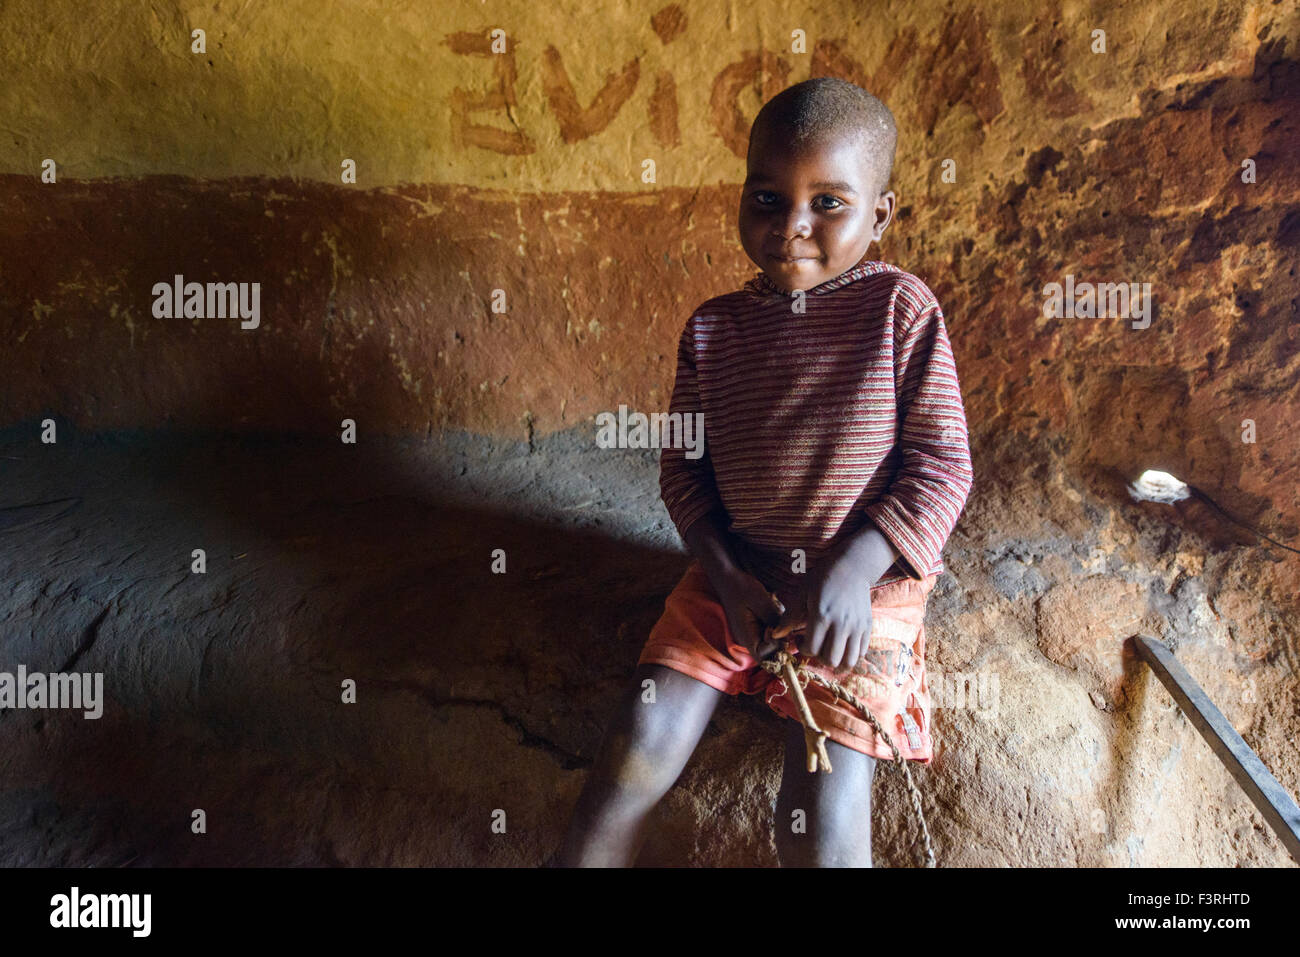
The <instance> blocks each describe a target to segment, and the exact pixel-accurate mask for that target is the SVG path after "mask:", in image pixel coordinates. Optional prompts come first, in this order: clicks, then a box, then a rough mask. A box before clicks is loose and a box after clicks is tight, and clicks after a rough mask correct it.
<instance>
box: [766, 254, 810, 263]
mask: <svg viewBox="0 0 1300 957" xmlns="http://www.w3.org/2000/svg"><path fill="white" fill-rule="evenodd" d="M768 258H769V259H774V260H776V261H777V262H779V263H784V264H785V265H787V266H795V265H798V264H800V263H811V262H816V261H817V260H816V258H815V257H813V256H779V255H777V254H776V253H769V254H768Z"/></svg>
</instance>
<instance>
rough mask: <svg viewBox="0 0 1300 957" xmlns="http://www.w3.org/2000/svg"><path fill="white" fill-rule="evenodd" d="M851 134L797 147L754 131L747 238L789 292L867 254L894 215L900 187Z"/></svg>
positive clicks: (752, 254)
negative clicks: (881, 186) (893, 186)
mask: <svg viewBox="0 0 1300 957" xmlns="http://www.w3.org/2000/svg"><path fill="white" fill-rule="evenodd" d="M870 167H871V164H870V161H869V160H868V158H867V155H866V153H865V151H864V150H862V149H861V148H860V147H859V146H858V145H857V144H856V143H855V142H854V140H853V139H852V138H851V137H843V136H841V137H839V138H837V139H835V140H830V141H823V142H819V143H811V144H808V145H807V146H805V147H803V148H802V149H800V150H798V151H797V152H796V151H793V150H792V148H791V147H790V146H789V145H788V143H782V142H781V140H780V138H779V136H774V135H773V134H771V133H768V132H767V131H766V130H758V131H755V133H754V138H753V142H752V143H751V145H750V151H749V162H748V176H746V178H745V186H744V190H743V192H742V193H741V199H740V220H739V231H740V242H741V245H742V246H743V247H744V249H745V252H746V253H748V254H749V258H750V259H752V260H753V261H754V263H755V264H756V265H757V266H758V267H759V268H760V269H762V270H763V272H764V273H765V274H766V275H767V278H768V279H770V280H772V282H773V283H774V284H775V285H776V286H777V287H778V288H780V289H782V290H784V291H785V292H787V293H788V292H793V291H794V290H796V289H810V288H812V287H813V286H816V285H819V284H820V283H823V282H827V281H829V280H831V279H834V278H835V277H836V276H838V275H840V274H841V273H843V272H845V271H846V270H849V269H852V268H853V267H854V266H856V265H857V264H858V263H860V262H862V261H863V260H864V259H866V257H867V250H868V249H869V248H870V246H871V244H872V243H873V242H878V241H879V240H880V237H881V236H882V235H884V232H885V228H886V227H887V226H888V225H889V223H890V221H891V220H892V219H893V217H894V203H895V197H894V194H893V192H884V193H879V194H878V193H877V192H876V189H877V184H878V183H879V173H878V171H877V170H874V169H872V168H870Z"/></svg>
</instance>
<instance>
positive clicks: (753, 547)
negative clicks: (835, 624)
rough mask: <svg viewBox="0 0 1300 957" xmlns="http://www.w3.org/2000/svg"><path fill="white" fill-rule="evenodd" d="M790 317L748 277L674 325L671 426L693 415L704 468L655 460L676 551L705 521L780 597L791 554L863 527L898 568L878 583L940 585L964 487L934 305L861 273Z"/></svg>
mask: <svg viewBox="0 0 1300 957" xmlns="http://www.w3.org/2000/svg"><path fill="white" fill-rule="evenodd" d="M795 303H796V299H795V297H794V296H793V294H788V293H785V292H782V291H781V290H780V289H779V288H777V287H776V286H775V285H774V284H773V283H772V282H771V281H770V280H769V279H768V278H767V277H766V276H765V275H764V274H763V273H759V274H758V275H756V276H755V277H754V278H753V279H751V280H749V281H748V282H747V283H745V285H744V287H743V288H742V289H741V290H739V291H737V292H733V293H729V294H727V295H724V296H718V297H716V298H713V299H710V300H708V301H707V302H705V303H703V304H701V305H700V306H699V308H697V309H696V310H695V312H694V314H693V315H692V316H691V317H690V319H689V320H688V321H687V323H686V327H685V329H684V330H683V331H682V335H681V339H680V341H679V343H678V350H677V377H676V382H675V383H674V386H673V394H672V399H671V401H670V404H669V412H670V413H671V412H680V413H695V412H702V413H703V425H704V454H703V455H702V456H700V457H698V458H687V457H686V450H685V449H681V448H665V449H663V451H662V453H661V455H660V480H659V486H660V493H661V495H662V497H663V501H664V505H665V507H666V508H667V510H668V514H669V517H670V518H671V519H672V521H673V524H674V525H675V526H676V527H677V531H678V532H679V533H680V534H681V535H682V536H683V537H685V534H686V531H687V529H689V528H690V526H691V525H692V524H693V523H694V522H695V521H697V520H698V519H699V518H700V517H701V516H703V515H706V514H708V513H710V512H713V511H718V512H719V513H720V514H719V516H718V517H719V519H720V520H721V523H722V527H723V528H726V529H727V530H728V532H729V533H730V534H731V535H732V536H733V537H734V541H735V543H736V544H737V546H738V549H739V550H740V551H741V554H742V555H743V558H742V561H744V563H745V564H746V565H747V566H748V567H749V568H750V570H751V572H752V573H753V574H755V576H756V577H758V578H759V580H760V581H762V582H764V584H766V585H768V587H769V588H773V589H776V590H778V592H780V591H781V590H782V589H783V588H785V587H799V585H800V583H801V581H802V580H803V578H804V576H803V575H801V574H798V572H797V571H796V570H795V561H796V559H795V557H794V555H793V550H794V549H803V550H804V553H805V555H806V561H807V567H808V568H809V569H811V568H812V567H814V562H815V561H816V560H817V559H818V558H820V557H821V556H822V555H823V554H824V553H825V552H826V551H827V550H829V549H830V548H832V547H833V546H834V545H836V544H838V543H839V541H840V540H841V539H842V538H843V537H844V536H846V535H848V534H850V533H852V532H854V531H856V530H857V529H859V528H860V527H861V526H862V525H863V524H864V523H865V522H871V523H872V524H874V525H875V526H876V527H877V528H878V529H879V530H880V532H881V533H882V534H883V535H884V536H885V537H886V538H887V539H889V541H890V542H891V543H892V544H893V545H894V546H895V547H896V548H897V549H898V551H899V553H900V556H901V557H900V558H899V560H898V561H897V562H895V563H894V564H893V565H891V566H890V567H889V568H888V569H887V570H886V571H885V573H884V575H883V576H882V577H881V578H880V579H879V582H878V583H879V584H887V583H889V582H892V581H898V580H900V579H903V578H907V577H911V578H917V579H919V578H923V577H925V576H927V575H934V574H939V573H940V572H942V571H943V570H944V564H943V562H942V560H941V558H940V552H941V550H942V549H943V546H944V543H945V542H946V541H947V539H948V536H949V535H950V534H951V533H952V530H953V528H954V526H955V525H956V524H957V518H958V516H959V515H960V514H961V511H962V509H963V507H964V506H965V504H966V499H967V497H968V495H969V494H970V490H971V485H972V483H973V479H974V473H973V471H972V468H971V457H970V446H969V441H968V434H967V429H966V416H965V410H964V409H963V407H962V401H961V389H960V385H959V383H958V380H957V369H956V365H955V364H954V362H953V355H952V348H951V345H950V344H949V341H948V333H947V330H946V329H945V327H944V321H943V312H942V310H941V309H940V308H939V303H938V301H937V300H936V299H935V296H934V293H933V292H931V291H930V289H929V287H928V286H926V284H925V283H924V282H922V281H921V280H920V279H918V278H917V277H916V276H913V275H912V274H911V273H907V272H904V271H903V270H901V269H898V268H897V267H895V266H892V265H890V264H888V263H884V262H875V261H868V262H863V263H859V264H858V265H857V266H855V267H854V268H852V269H850V270H848V271H847V272H845V273H842V274H841V275H839V276H837V277H836V278H834V279H832V280H829V281H828V282H825V283H822V284H821V285H819V286H815V287H813V288H811V289H809V290H807V291H806V293H805V296H804V299H803V306H804V309H805V311H804V312H803V313H799V312H797V311H795V309H794V308H793V307H794V306H795ZM723 513H725V514H723ZM872 584H876V583H872Z"/></svg>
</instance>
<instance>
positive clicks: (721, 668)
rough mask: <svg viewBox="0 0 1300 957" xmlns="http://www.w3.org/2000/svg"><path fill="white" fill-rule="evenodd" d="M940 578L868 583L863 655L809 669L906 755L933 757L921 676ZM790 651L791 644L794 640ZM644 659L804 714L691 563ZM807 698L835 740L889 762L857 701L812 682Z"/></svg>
mask: <svg viewBox="0 0 1300 957" xmlns="http://www.w3.org/2000/svg"><path fill="white" fill-rule="evenodd" d="M936 580H937V576H934V575H930V576H928V577H927V578H925V579H922V580H920V581H918V580H917V579H914V578H907V579H903V580H902V581H896V582H890V583H889V584H887V585H876V586H874V587H873V588H872V589H871V636H870V640H869V643H868V649H867V653H866V654H865V655H863V657H862V658H860V659H859V660H858V663H857V664H856V665H855V666H854V667H853V668H852V669H844V670H835V669H832V668H831V667H829V666H828V665H826V664H825V663H824V662H823V661H822V660H821V659H820V658H817V657H815V656H813V657H809V658H806V659H805V662H806V667H807V668H808V669H809V670H810V671H815V672H818V673H820V674H822V675H823V676H825V677H827V678H833V679H834V680H836V681H838V682H839V683H840V684H841V685H843V686H844V687H845V688H846V689H848V690H849V691H851V692H852V693H853V694H854V695H855V696H856V697H857V698H858V700H859V701H861V702H862V703H863V704H865V705H866V706H867V707H868V708H870V709H871V711H872V713H873V714H875V716H876V719H877V720H878V721H879V722H880V724H881V726H882V727H883V728H885V729H886V730H887V731H888V732H889V733H890V735H891V737H893V739H894V744H895V745H896V746H897V747H898V750H899V752H900V753H901V754H902V755H903V757H904V758H907V759H908V760H911V761H919V762H921V763H922V764H929V763H930V761H931V758H932V749H931V739H930V694H929V688H928V685H927V683H926V675H925V621H924V619H925V603H926V598H927V597H928V596H929V594H930V591H931V590H932V589H933V588H934V585H935V582H936ZM786 647H787V650H789V651H792V652H793V651H794V650H796V649H795V646H794V645H793V644H787V646H786ZM637 663H638V664H655V665H663V666H665V667H667V668H672V669H673V670H674V671H680V672H682V673H683V674H687V675H690V676H691V677H692V678H695V679H696V680H698V681H703V682H704V683H705V684H706V685H709V686H710V687H713V688H717V689H718V690H719V691H723V692H726V693H727V694H730V695H736V694H740V693H741V692H742V691H743V692H744V693H745V694H760V693H761V694H762V695H763V696H764V701H766V702H767V705H768V707H770V708H771V709H772V710H773V711H775V712H776V713H777V714H780V715H784V716H785V717H788V718H793V719H794V720H796V721H798V720H799V712H798V709H797V706H796V705H795V702H794V700H793V699H792V698H791V697H790V694H789V691H788V689H787V688H786V683H785V681H784V680H783V679H782V678H780V677H778V676H777V675H774V674H771V673H770V672H767V671H764V670H763V669H762V668H760V667H759V666H758V662H757V660H756V659H755V658H754V657H753V655H751V654H750V653H749V652H748V651H747V650H746V649H745V647H744V646H743V645H740V644H737V643H736V642H735V640H733V638H732V635H731V630H730V629H729V628H728V627H727V615H726V612H724V611H723V609H722V605H721V604H720V603H719V601H718V597H717V594H716V593H715V592H714V590H713V586H712V585H711V584H710V583H709V579H708V575H706V574H705V572H704V569H703V568H701V567H700V564H699V562H692V563H691V566H690V567H689V568H688V569H687V570H686V574H685V575H684V576H682V579H681V581H679V582H678V583H677V587H675V588H674V589H673V591H672V593H671V594H670V595H669V596H668V598H667V600H666V601H665V602H664V613H663V615H662V617H660V619H659V620H658V621H657V622H656V623H655V626H654V627H653V628H652V629H651V630H650V637H649V639H648V640H647V641H646V644H645V648H644V649H642V651H641V657H640V659H639V661H638V662H637ZM804 697H805V698H806V699H807V700H808V707H809V709H810V710H811V711H812V715H813V718H815V719H816V721H817V723H818V724H819V725H820V726H821V728H822V730H823V731H825V732H826V734H827V736H828V737H829V738H830V739H831V740H832V741H836V742H838V743H839V744H842V745H844V746H845V747H847V748H852V749H853V750H855V751H861V752H862V753H863V754H868V755H871V756H872V757H875V758H884V759H885V760H886V761H892V760H893V752H892V751H890V749H889V745H888V743H887V742H885V741H884V740H882V739H879V738H878V736H877V734H876V732H875V730H874V729H873V728H872V727H871V724H870V723H869V722H868V721H867V720H866V719H865V718H864V717H863V716H862V713H861V712H860V711H858V710H857V709H856V708H853V707H852V706H850V705H848V704H847V703H845V702H843V701H839V700H837V699H836V698H835V696H834V695H832V694H831V693H830V692H829V691H827V690H826V689H825V688H823V687H821V686H820V685H818V684H816V683H814V682H809V683H808V687H807V688H806V689H804Z"/></svg>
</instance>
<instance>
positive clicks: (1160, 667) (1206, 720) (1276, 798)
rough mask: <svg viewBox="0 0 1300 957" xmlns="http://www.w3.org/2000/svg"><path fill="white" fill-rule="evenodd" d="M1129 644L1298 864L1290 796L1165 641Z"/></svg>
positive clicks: (1297, 812) (1297, 828)
mask: <svg viewBox="0 0 1300 957" xmlns="http://www.w3.org/2000/svg"><path fill="white" fill-rule="evenodd" d="M1131 640H1132V642H1133V644H1134V645H1135V646H1136V647H1137V651H1138V654H1139V655H1141V656H1142V659H1143V660H1144V661H1146V663H1147V664H1148V665H1150V666H1151V670H1152V671H1153V672H1155V675H1156V677H1157V678H1159V679H1160V682H1161V683H1162V684H1163V685H1164V686H1165V687H1166V688H1168V689H1169V693H1170V694H1171V695H1173V698H1174V701H1176V702H1177V703H1178V707H1179V708H1181V709H1182V711H1183V714H1185V715H1186V716H1187V719H1188V720H1189V721H1191V722H1192V724H1193V725H1194V726H1195V727H1196V730H1197V731H1199V732H1201V737H1203V738H1204V739H1205V740H1206V741H1207V742H1208V743H1209V745H1210V749H1211V750H1212V751H1214V753H1215V754H1216V755H1218V757H1219V760H1220V761H1222V762H1223V765H1224V767H1226V768H1227V769H1228V772H1229V773H1230V774H1231V775H1232V776H1233V777H1234V778H1236V779H1237V783H1238V784H1240V785H1241V789H1242V790H1243V791H1245V792H1246V794H1247V796H1249V797H1250V799H1251V801H1253V802H1254V804H1255V807H1257V808H1259V813H1260V814H1262V815H1264V820H1266V821H1268V825H1269V827H1271V828H1272V829H1273V830H1274V832H1275V833H1276V834H1277V836H1278V837H1279V838H1281V839H1282V844H1283V846H1285V847H1286V849H1287V851H1288V852H1289V853H1290V854H1291V857H1292V858H1294V859H1295V861H1296V863H1297V864H1300V807H1296V803H1295V801H1294V800H1293V799H1292V797H1291V795H1290V794H1288V793H1287V791H1286V789H1285V788H1283V787H1282V785H1281V784H1279V783H1278V781H1277V778H1275V777H1273V775H1272V774H1271V773H1270V772H1269V770H1268V768H1266V767H1264V762H1263V761H1261V760H1260V759H1259V755H1257V754H1256V753H1255V752H1254V751H1253V750H1252V749H1251V747H1250V745H1248V744H1247V743H1246V742H1245V741H1243V740H1242V739H1241V735H1239V734H1238V733H1237V731H1236V729H1235V728H1233V726H1232V725H1231V724H1229V723H1228V719H1227V718H1225V717H1224V716H1223V712H1222V711H1220V710H1219V709H1218V708H1216V707H1215V706H1214V702H1213V701H1211V700H1210V698H1209V696H1208V695H1207V694H1206V693H1205V691H1204V690H1203V689H1202V688H1201V686H1200V685H1199V684H1197V683H1196V679H1195V678H1193V677H1192V676H1191V675H1189V674H1188V673H1187V669H1186V668H1184V667H1183V666H1182V664H1181V663H1179V661H1178V659H1177V658H1175V657H1174V653H1173V652H1172V651H1170V650H1169V648H1168V647H1167V646H1166V645H1165V644H1164V642H1162V641H1159V640H1158V639H1155V638H1150V637H1148V636H1146V635H1135V636H1134V637H1133V638H1132V639H1131Z"/></svg>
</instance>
